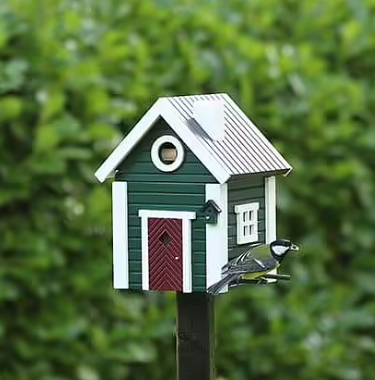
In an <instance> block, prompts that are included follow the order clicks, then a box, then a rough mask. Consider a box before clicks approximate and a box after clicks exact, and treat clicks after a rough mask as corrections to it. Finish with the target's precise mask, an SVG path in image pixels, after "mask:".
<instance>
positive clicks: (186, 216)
mask: <svg viewBox="0 0 375 380" xmlns="http://www.w3.org/2000/svg"><path fill="white" fill-rule="evenodd" d="M138 215H139V216H140V217H141V220H142V221H141V227H142V231H141V239H142V289H143V290H150V283H149V280H150V273H149V260H148V218H166V219H182V291H183V292H184V293H191V292H192V267H191V244H192V242H191V220H192V219H195V218H196V213H195V212H188V211H161V210H139V212H138Z"/></svg>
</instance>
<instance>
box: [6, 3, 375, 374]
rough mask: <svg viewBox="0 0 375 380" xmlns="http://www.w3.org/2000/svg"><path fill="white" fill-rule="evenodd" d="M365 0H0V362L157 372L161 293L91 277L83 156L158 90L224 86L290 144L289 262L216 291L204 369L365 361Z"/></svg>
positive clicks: (370, 216) (370, 293) (373, 47)
mask: <svg viewBox="0 0 375 380" xmlns="http://www.w3.org/2000/svg"><path fill="white" fill-rule="evenodd" d="M374 20H375V1H374V0H361V1H358V0H331V1H325V2H323V1H314V0H305V1H299V0H285V1H282V2H281V1H278V0H268V1H261V0H252V1H243V0H231V1H227V2H223V1H219V0H216V1H215V0H211V1H207V0H206V1H201V0H190V1H187V0H185V1H179V2H176V1H172V0H159V1H156V0H155V1H153V0H142V1H139V0H127V1H125V2H118V1H115V0H106V1H101V2H99V1H96V2H95V1H93V0H81V1H78V0H54V1H52V0H50V1H48V0H44V1H35V2H27V1H24V0H6V1H2V2H1V3H0V157H1V164H0V183H1V192H0V215H1V221H0V236H1V243H0V263H1V265H0V379H1V380H68V379H69V380H73V379H74V380H100V379H106V380H120V379H121V380H125V379H126V380H139V379H150V380H151V379H152V380H162V379H169V378H174V371H175V354H174V337H173V332H174V315H175V314H174V313H175V310H174V299H173V296H171V295H168V296H167V297H166V298H162V299H159V298H157V297H153V298H151V297H146V296H144V295H142V294H139V293H130V292H125V293H123V294H120V293H119V292H115V291H113V290H112V288H111V287H112V284H111V264H112V263H111V236H110V235H111V231H110V227H111V216H110V202H111V199H110V187H109V185H108V184H107V185H100V184H98V183H96V182H95V180H94V178H93V172H94V171H95V169H96V168H97V167H98V165H99V164H100V162H101V161H102V160H103V159H104V158H105V157H106V155H107V154H108V153H109V151H110V149H111V147H112V146H113V145H114V144H115V143H116V142H117V141H118V139H119V137H120V134H119V131H122V132H126V131H127V130H129V128H131V127H132V126H133V125H134V123H135V122H136V120H137V119H138V118H139V117H141V116H142V114H143V113H144V112H145V110H146V109H147V107H149V106H150V104H151V103H152V102H153V101H154V100H155V99H156V98H157V97H158V96H163V95H176V94H189V93H190V94H191V93H207V92H228V93H229V94H231V95H232V96H233V98H234V99H235V100H236V101H237V102H238V103H239V104H240V106H241V107H242V108H243V109H244V110H245V111H246V113H247V114H248V115H249V116H251V118H252V119H253V120H254V121H255V123H256V124H258V125H259V126H260V127H261V129H262V130H263V131H264V132H265V133H266V134H267V136H268V137H269V138H271V139H272V141H273V142H274V143H275V145H276V146H277V147H278V148H279V149H280V150H281V151H282V152H283V153H284V155H285V156H286V157H287V158H288V160H289V161H290V162H291V163H292V164H293V166H294V168H295V170H294V172H293V174H292V175H290V176H289V177H287V178H285V179H281V180H280V181H279V183H281V185H280V186H279V214H278V215H279V219H278V225H279V235H280V236H289V237H291V238H292V239H293V240H295V241H296V242H298V243H299V244H300V245H302V247H303V252H304V254H303V256H300V258H298V259H295V260H289V261H288V262H287V263H285V265H284V272H290V273H291V274H292V282H291V283H288V284H283V283H279V284H277V285H272V286H269V287H256V288H241V289H238V290H236V291H233V292H231V294H230V295H226V296H222V297H219V298H218V301H217V318H216V319H217V371H218V376H220V378H221V379H233V380H247V379H251V378H262V379H264V380H266V379H274V378H277V379H279V380H286V379H289V378H290V376H291V375H293V376H295V377H296V378H298V379H303V380H315V379H318V378H319V379H324V380H362V379H370V378H372V376H373V374H374V372H375V365H374V364H373V360H372V358H373V357H374V354H375V339H374V336H375V297H374V295H375V286H374V280H373V273H374V271H375V259H374V258H373V252H372V249H373V247H374V246H375V234H374V228H375V213H374V212H373V210H374V209H375V191H374V184H375V181H374V179H375V175H374V166H373V154H374V149H375V129H374V123H375V108H374V104H375V90H374V89H375V61H374V57H375V23H374Z"/></svg>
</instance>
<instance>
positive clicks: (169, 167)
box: [151, 136, 185, 172]
mask: <svg viewBox="0 0 375 380" xmlns="http://www.w3.org/2000/svg"><path fill="white" fill-rule="evenodd" d="M165 143H170V144H172V145H174V146H175V148H176V151H177V157H176V159H175V161H174V162H172V163H171V164H165V163H164V162H163V161H162V160H161V159H160V156H159V153H160V148H161V146H162V145H163V144H165ZM184 156H185V152H184V148H183V146H182V144H181V142H180V141H179V140H178V139H176V137H174V136H161V137H159V138H158V139H156V140H155V142H154V143H153V144H152V148H151V160H152V162H153V164H154V165H155V166H156V167H157V168H158V169H159V170H161V171H162V172H173V171H174V170H176V169H178V168H179V167H180V166H181V164H182V162H183V161H184Z"/></svg>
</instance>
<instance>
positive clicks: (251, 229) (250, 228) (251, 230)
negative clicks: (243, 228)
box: [249, 224, 254, 235]
mask: <svg viewBox="0 0 375 380" xmlns="http://www.w3.org/2000/svg"><path fill="white" fill-rule="evenodd" d="M253 233H254V225H253V224H250V225H249V235H252V234H253Z"/></svg>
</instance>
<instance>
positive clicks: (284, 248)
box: [270, 239, 299, 262]
mask: <svg viewBox="0 0 375 380" xmlns="http://www.w3.org/2000/svg"><path fill="white" fill-rule="evenodd" d="M270 248H271V254H272V256H273V257H274V258H275V259H276V260H277V261H279V262H280V261H281V260H282V259H283V258H284V257H285V256H286V255H287V254H288V253H289V252H296V251H298V249H299V248H298V246H297V245H295V244H293V243H292V242H291V241H290V240H287V239H277V240H274V241H273V242H272V243H271V244H270Z"/></svg>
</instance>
